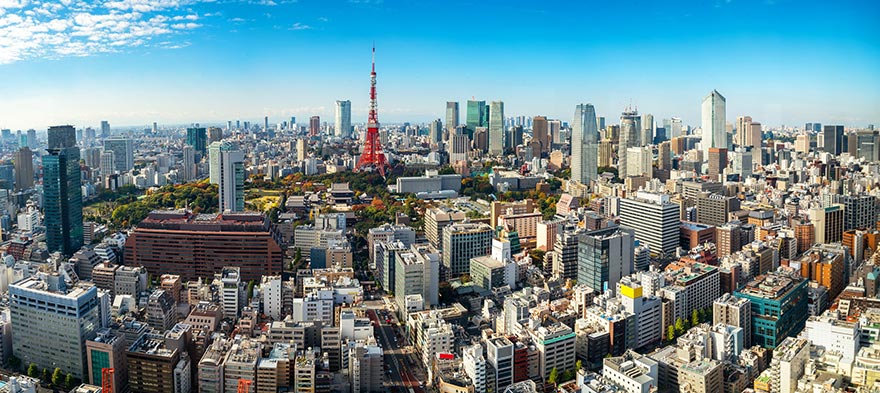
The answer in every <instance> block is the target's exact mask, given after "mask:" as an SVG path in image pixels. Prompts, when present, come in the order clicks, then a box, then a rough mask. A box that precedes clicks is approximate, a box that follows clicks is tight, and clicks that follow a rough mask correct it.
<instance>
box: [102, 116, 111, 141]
mask: <svg viewBox="0 0 880 393" xmlns="http://www.w3.org/2000/svg"><path fill="white" fill-rule="evenodd" d="M109 136H110V122H108V121H107V120H101V138H107V137H109Z"/></svg>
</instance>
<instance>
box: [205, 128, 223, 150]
mask: <svg viewBox="0 0 880 393" xmlns="http://www.w3.org/2000/svg"><path fill="white" fill-rule="evenodd" d="M221 140H223V129H221V128H220V127H208V142H207V143H208V146H210V145H211V144H212V143H214V142H219V141H221Z"/></svg>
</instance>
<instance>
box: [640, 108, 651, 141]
mask: <svg viewBox="0 0 880 393" xmlns="http://www.w3.org/2000/svg"><path fill="white" fill-rule="evenodd" d="M640 131H641V136H640V137H639V141H640V142H641V145H642V146H645V145H650V144H652V143H654V115H652V114H650V113H647V114H644V115H642V129H641V130H640Z"/></svg>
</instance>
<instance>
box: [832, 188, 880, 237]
mask: <svg viewBox="0 0 880 393" xmlns="http://www.w3.org/2000/svg"><path fill="white" fill-rule="evenodd" d="M834 202H835V203H839V204H841V205H843V230H845V231H848V230H850V229H875V226H876V225H877V197H875V196H873V195H868V194H858V195H834Z"/></svg>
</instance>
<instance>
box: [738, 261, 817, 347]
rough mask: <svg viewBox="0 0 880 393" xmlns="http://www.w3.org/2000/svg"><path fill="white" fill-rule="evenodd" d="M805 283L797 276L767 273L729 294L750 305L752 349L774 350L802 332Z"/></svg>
mask: <svg viewBox="0 0 880 393" xmlns="http://www.w3.org/2000/svg"><path fill="white" fill-rule="evenodd" d="M807 283H808V281H807V280H805V279H804V278H803V277H801V276H800V275H799V274H796V273H792V272H786V271H784V270H779V271H775V272H772V271H771V272H769V273H767V274H765V275H761V276H758V277H756V278H755V279H753V280H752V281H750V282H748V283H747V284H746V285H745V286H743V287H742V288H740V289H739V290H737V291H736V292H734V293H733V295H734V296H736V297H738V298H743V299H748V300H749V301H750V302H751V303H752V345H760V346H763V347H764V348H768V349H769V348H775V347H776V346H777V345H779V344H780V343H781V342H782V340H783V339H785V338H786V337H794V336H795V335H797V334H798V333H799V332H800V331H801V330H803V328H804V324H805V323H806V321H807V315H808V314H807V300H808V298H807Z"/></svg>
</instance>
